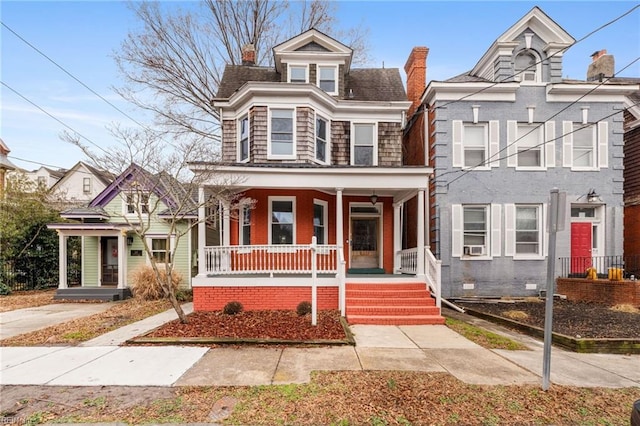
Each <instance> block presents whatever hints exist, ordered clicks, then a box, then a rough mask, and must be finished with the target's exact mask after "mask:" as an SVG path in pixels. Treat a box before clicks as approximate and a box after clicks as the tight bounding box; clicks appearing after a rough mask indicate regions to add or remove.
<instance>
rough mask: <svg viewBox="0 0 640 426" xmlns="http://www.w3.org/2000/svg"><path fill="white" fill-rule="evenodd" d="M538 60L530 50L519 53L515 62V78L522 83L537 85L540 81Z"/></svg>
mask: <svg viewBox="0 0 640 426" xmlns="http://www.w3.org/2000/svg"><path fill="white" fill-rule="evenodd" d="M538 62H539V61H538V58H537V57H536V55H534V54H533V52H532V51H530V50H523V51H521V52H520V53H518V54H517V55H516V57H515V60H514V71H515V73H514V74H515V78H516V80H517V81H520V82H521V83H536V82H538V81H540V70H539V67H538Z"/></svg>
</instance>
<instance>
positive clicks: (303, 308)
mask: <svg viewBox="0 0 640 426" xmlns="http://www.w3.org/2000/svg"><path fill="white" fill-rule="evenodd" d="M296 312H297V314H298V316H301V317H302V316H305V315H307V314H310V313H311V303H309V302H307V301H303V302H300V303H298V307H297V308H296Z"/></svg>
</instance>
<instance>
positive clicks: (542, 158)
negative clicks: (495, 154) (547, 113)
mask: <svg viewBox="0 0 640 426" xmlns="http://www.w3.org/2000/svg"><path fill="white" fill-rule="evenodd" d="M554 139H555V122H554V121H547V122H545V123H544V124H543V123H518V122H517V121H512V120H509V121H507V166H508V167H515V168H516V169H517V170H545V169H547V168H549V167H555V163H556V145H555V141H554Z"/></svg>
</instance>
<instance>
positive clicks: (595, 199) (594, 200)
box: [587, 189, 602, 203]
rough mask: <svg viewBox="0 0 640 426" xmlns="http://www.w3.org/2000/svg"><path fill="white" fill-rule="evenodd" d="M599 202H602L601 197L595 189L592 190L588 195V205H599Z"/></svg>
mask: <svg viewBox="0 0 640 426" xmlns="http://www.w3.org/2000/svg"><path fill="white" fill-rule="evenodd" d="M598 201H602V200H601V199H600V196H599V195H598V194H597V193H596V190H595V189H591V190H590V191H589V193H588V194H587V203H597V202H598Z"/></svg>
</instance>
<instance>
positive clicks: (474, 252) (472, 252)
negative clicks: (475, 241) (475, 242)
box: [464, 246, 484, 256]
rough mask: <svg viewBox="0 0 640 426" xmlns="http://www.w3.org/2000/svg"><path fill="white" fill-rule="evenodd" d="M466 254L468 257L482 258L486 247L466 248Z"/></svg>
mask: <svg viewBox="0 0 640 426" xmlns="http://www.w3.org/2000/svg"><path fill="white" fill-rule="evenodd" d="M464 254H466V255H467V256H482V255H483V254H484V246H464Z"/></svg>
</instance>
